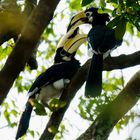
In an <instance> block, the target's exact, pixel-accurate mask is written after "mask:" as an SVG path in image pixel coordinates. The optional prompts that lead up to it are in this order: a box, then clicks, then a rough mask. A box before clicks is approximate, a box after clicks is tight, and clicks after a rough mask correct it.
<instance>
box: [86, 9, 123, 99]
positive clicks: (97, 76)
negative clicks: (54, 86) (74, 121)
mask: <svg viewBox="0 0 140 140" xmlns="http://www.w3.org/2000/svg"><path fill="white" fill-rule="evenodd" d="M91 9H92V13H91V14H92V17H93V21H92V22H91V24H92V28H91V30H90V31H89V33H88V46H89V48H91V49H92V51H93V56H92V60H91V64H90V69H89V73H88V78H87V82H86V86H85V95H86V96H87V97H96V96H99V95H100V94H101V91H102V69H103V59H104V57H105V56H107V55H108V54H109V53H110V52H111V51H112V50H113V49H115V48H116V47H118V46H120V45H121V43H122V40H117V39H116V38H115V29H109V28H107V26H106V22H107V21H109V15H108V14H99V13H98V8H91ZM91 9H90V11H91ZM87 11H88V10H87Z"/></svg>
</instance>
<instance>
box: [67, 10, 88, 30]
mask: <svg viewBox="0 0 140 140" xmlns="http://www.w3.org/2000/svg"><path fill="white" fill-rule="evenodd" d="M87 22H88V18H87V16H86V13H85V11H82V12H79V13H78V14H77V15H75V16H74V17H72V19H71V21H70V23H69V25H68V28H67V31H69V30H70V29H71V28H75V27H78V26H79V25H81V24H84V23H87Z"/></svg>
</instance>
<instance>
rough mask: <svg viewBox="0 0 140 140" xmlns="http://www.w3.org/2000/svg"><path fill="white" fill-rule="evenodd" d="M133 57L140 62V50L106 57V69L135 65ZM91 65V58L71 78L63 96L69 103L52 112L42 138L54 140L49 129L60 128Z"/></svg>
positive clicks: (62, 98)
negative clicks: (129, 53)
mask: <svg viewBox="0 0 140 140" xmlns="http://www.w3.org/2000/svg"><path fill="white" fill-rule="evenodd" d="M136 56H137V57H136ZM124 58H125V59H124ZM132 59H134V60H135V62H137V63H135V65H138V64H140V51H139V52H136V53H133V54H131V55H128V57H127V56H125V55H121V56H118V57H111V58H108V59H106V60H105V61H104V70H113V69H119V68H122V67H123V66H124V65H125V66H126V67H129V66H134V64H133V63H134V62H133V61H132ZM124 60H125V61H124ZM122 62H123V63H122ZM110 64H111V65H110ZM89 66H90V60H88V61H87V62H86V63H85V64H84V65H83V66H82V67H81V68H80V69H79V71H78V72H77V73H76V75H75V76H74V77H73V79H72V80H71V83H70V85H69V86H68V87H67V88H66V89H65V90H64V92H63V94H62V96H61V100H62V101H66V103H67V105H66V106H65V107H64V108H62V109H60V110H58V111H56V112H54V113H53V114H52V116H51V118H50V120H49V122H48V124H47V126H46V128H45V130H44V132H43V134H42V136H41V138H40V140H44V139H45V138H46V140H52V139H53V138H54V136H55V134H54V133H51V132H50V131H49V130H50V129H49V128H51V127H52V126H53V127H55V128H56V129H58V127H59V124H60V123H61V121H62V119H63V116H64V113H65V111H66V110H67V108H68V107H69V104H70V102H71V100H72V99H73V97H74V96H75V94H76V92H77V91H78V90H79V89H80V88H81V86H82V85H83V83H84V82H85V80H86V78H87V74H88V69H89Z"/></svg>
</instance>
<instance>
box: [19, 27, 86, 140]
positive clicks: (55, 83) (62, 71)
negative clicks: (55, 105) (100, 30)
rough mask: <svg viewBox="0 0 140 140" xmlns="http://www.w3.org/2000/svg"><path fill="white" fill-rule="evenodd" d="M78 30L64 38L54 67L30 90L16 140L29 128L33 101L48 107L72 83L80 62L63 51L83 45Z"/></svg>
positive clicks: (59, 45) (37, 80) (58, 49)
mask: <svg viewBox="0 0 140 140" xmlns="http://www.w3.org/2000/svg"><path fill="white" fill-rule="evenodd" d="M78 30H79V28H75V29H72V30H70V31H69V32H68V33H66V35H64V37H62V39H61V40H60V42H59V44H58V48H57V51H56V55H55V57H54V65H52V66H51V67H50V68H48V69H47V70H46V71H45V72H43V73H42V74H41V75H40V76H38V77H37V79H36V80H35V81H34V83H33V84H32V86H31V88H30V89H29V91H28V95H29V98H28V100H27V103H26V107H25V110H24V112H23V113H22V116H21V119H20V122H19V126H18V131H17V135H16V140H17V139H19V138H20V137H22V136H23V135H24V134H25V133H26V131H27V129H28V127H29V121H30V117H31V113H32V110H33V100H34V99H36V98H37V99H38V100H40V101H41V102H42V104H45V105H46V104H47V103H48V101H49V100H50V99H52V98H54V97H60V95H61V93H62V91H63V89H64V88H65V86H66V85H68V84H69V83H70V80H71V79H72V77H73V76H74V74H75V73H76V72H77V71H78V69H79V67H80V63H79V61H78V60H76V59H75V58H74V55H71V54H69V55H67V54H68V53H67V54H66V53H65V52H66V51H63V47H64V46H65V48H67V49H68V50H69V51H71V48H73V46H75V47H74V48H77V47H79V45H81V44H82V43H83V41H82V40H83V36H84V35H79V33H78ZM84 39H85V38H84Z"/></svg>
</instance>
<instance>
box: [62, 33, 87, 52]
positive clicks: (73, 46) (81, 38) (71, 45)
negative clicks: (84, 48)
mask: <svg viewBox="0 0 140 140" xmlns="http://www.w3.org/2000/svg"><path fill="white" fill-rule="evenodd" d="M86 40H87V35H86V34H77V35H76V36H75V37H74V38H71V39H70V40H69V41H68V42H67V44H66V45H65V46H64V47H63V50H65V51H66V52H67V53H69V54H73V53H74V52H76V51H77V50H78V48H79V47H80V45H81V44H83V43H84V42H86Z"/></svg>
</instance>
